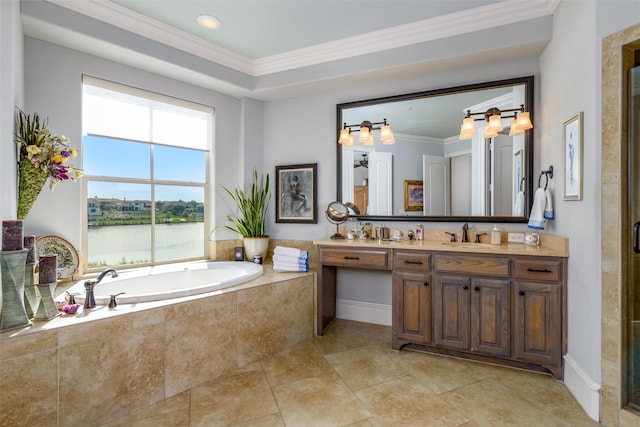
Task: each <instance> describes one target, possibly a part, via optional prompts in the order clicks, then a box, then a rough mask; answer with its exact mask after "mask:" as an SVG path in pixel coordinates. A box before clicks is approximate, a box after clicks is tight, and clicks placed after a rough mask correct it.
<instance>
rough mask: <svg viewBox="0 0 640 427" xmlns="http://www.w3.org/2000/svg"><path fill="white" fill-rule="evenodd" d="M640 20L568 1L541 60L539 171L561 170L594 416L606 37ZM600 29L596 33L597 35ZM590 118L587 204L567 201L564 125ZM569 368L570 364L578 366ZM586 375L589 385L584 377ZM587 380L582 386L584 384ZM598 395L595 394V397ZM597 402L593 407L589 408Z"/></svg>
mask: <svg viewBox="0 0 640 427" xmlns="http://www.w3.org/2000/svg"><path fill="white" fill-rule="evenodd" d="M638 21H640V2H637V1H606V2H605V1H600V2H594V1H584V2H575V1H563V2H562V3H561V4H560V6H559V7H558V9H557V10H556V12H555V14H554V27H553V34H554V36H553V39H552V41H551V43H549V45H548V46H547V48H546V49H545V51H544V53H543V54H542V56H541V58H540V74H541V75H542V79H541V80H540V82H539V83H540V84H539V88H540V91H541V95H540V99H541V102H542V104H541V106H540V108H539V111H540V113H539V114H538V116H537V128H536V129H537V132H538V148H537V150H536V157H535V158H534V159H535V163H536V167H537V170H540V169H541V168H545V169H546V168H547V167H548V166H549V165H550V164H552V165H553V166H554V173H555V176H554V179H553V180H551V181H550V182H549V184H550V187H551V188H552V191H553V193H554V199H555V205H554V208H555V212H556V220H555V221H551V222H550V223H549V225H550V226H549V227H548V231H550V232H551V233H554V234H558V235H561V236H565V237H568V238H569V239H570V247H569V253H570V257H569V271H568V288H569V292H568V301H569V319H568V325H569V326H568V327H569V333H568V339H569V345H568V353H567V354H568V356H569V358H570V362H571V364H573V365H576V366H569V367H568V368H569V369H575V370H576V371H577V372H580V371H581V374H580V375H582V376H583V378H581V379H580V380H579V381H577V382H572V383H571V384H568V386H569V387H570V389H572V392H573V393H574V394H575V395H577V396H587V397H586V398H585V399H583V400H581V399H579V400H581V401H580V403H581V404H583V406H584V407H585V409H586V410H587V412H588V413H590V414H592V415H593V413H594V411H595V412H596V413H597V411H598V409H599V408H594V407H593V406H595V405H596V403H595V402H594V401H593V400H591V401H590V400H589V398H588V395H589V391H588V390H580V388H582V389H586V388H589V387H592V385H591V386H590V385H589V383H590V382H591V383H596V384H599V383H600V381H601V374H600V370H601V366H600V365H601V364H600V343H601V336H600V317H601V316H600V313H601V310H600V306H601V282H600V277H601V268H600V246H601V240H602V239H606V236H601V234H600V218H601V215H600V212H601V202H600V181H601V170H600V155H601V152H600V150H601V138H600V132H601V117H600V113H601V111H600V110H601V108H600V101H601V93H600V88H601V72H600V70H601V53H602V48H601V46H602V38H603V37H604V36H606V35H608V34H611V33H613V32H616V31H619V30H621V29H623V28H626V27H628V26H630V25H633V24H635V23H637V22H638ZM594 29H597V31H594ZM580 111H583V112H584V168H583V171H584V176H583V200H582V201H563V200H562V192H563V188H562V177H563V173H564V170H563V169H564V168H563V163H562V123H563V122H564V121H565V120H567V119H569V118H571V117H572V116H574V115H575V114H577V113H578V112H580ZM571 364H570V365H571ZM585 376H586V378H584V377H585ZM581 381H582V383H581ZM591 394H593V392H591ZM590 402H591V406H590Z"/></svg>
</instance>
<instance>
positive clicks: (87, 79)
mask: <svg viewBox="0 0 640 427" xmlns="http://www.w3.org/2000/svg"><path fill="white" fill-rule="evenodd" d="M85 84H87V85H92V86H98V87H101V88H105V89H109V90H113V91H116V92H121V93H124V94H127V95H133V96H137V97H141V98H145V99H148V100H151V101H157V102H162V103H166V104H172V105H176V106H179V107H183V108H190V109H193V110H197V111H201V112H205V113H208V114H211V124H210V126H209V129H208V134H209V137H208V141H207V146H206V148H204V149H199V148H194V147H180V146H176V145H170V144H162V143H157V142H151V141H135V140H133V139H128V138H121V139H123V140H126V141H133V142H142V143H145V144H149V145H150V146H151V147H154V146H169V147H176V148H185V149H194V150H197V151H203V152H205V171H204V172H205V180H204V182H188V181H173V180H159V179H154V178H148V179H147V178H123V177H110V176H97V175H88V174H87V175H84V177H83V179H82V199H83V200H82V241H83V247H84V248H85V256H84V257H83V258H84V260H83V269H84V271H85V272H94V271H99V270H101V269H103V267H89V266H88V261H89V256H88V255H89V254H88V224H89V220H88V202H89V199H90V198H89V195H88V193H87V183H88V181H96V182H97V181H103V182H118V183H125V184H129V183H132V184H146V185H150V186H151V203H152V209H151V224H150V226H151V229H152V233H151V256H152V262H150V263H140V264H133V265H131V266H129V265H120V266H117V267H118V268H119V269H124V268H138V267H143V266H149V265H160V264H170V263H174V262H186V261H193V260H200V259H207V258H208V233H206V230H209V229H210V221H209V218H210V212H211V209H212V207H211V206H210V199H211V197H210V175H211V172H210V165H211V156H212V154H213V149H212V147H213V138H214V132H213V129H214V120H215V109H214V108H213V107H210V106H206V105H202V104H198V103H194V102H191V101H186V100H183V99H179V98H174V97H170V96H167V95H162V94H158V93H155V92H150V91H147V90H143V89H138V88H134V87H131V86H126V85H122V84H119V83H114V82H110V81H107V80H102V79H98V78H95V77H91V76H87V75H83V78H82V87H83V93H84V86H85ZM83 109H84V103H83ZM82 131H83V133H82V140H83V141H84V137H85V136H88V135H91V136H98V137H104V138H108V139H119V138H117V137H114V136H108V135H98V134H91V133H86V132H85V129H84V128H83V130H82ZM150 151H151V152H150V167H151V168H152V169H151V174H152V176H153V165H154V150H153V148H151V150H150ZM80 153H81V154H82V149H81V151H80ZM156 185H171V186H179V187H201V188H203V191H204V224H203V226H204V230H205V233H203V236H202V239H203V241H202V244H203V256H202V257H195V258H180V259H176V260H163V261H158V262H156V261H155V250H156V248H155V236H156V233H155V225H156V213H155V203H156V200H155V186H156ZM123 255H126V254H123Z"/></svg>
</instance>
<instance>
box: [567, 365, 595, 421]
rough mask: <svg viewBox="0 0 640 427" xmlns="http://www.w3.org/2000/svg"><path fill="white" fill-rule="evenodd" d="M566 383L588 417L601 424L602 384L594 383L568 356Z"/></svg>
mask: <svg viewBox="0 0 640 427" xmlns="http://www.w3.org/2000/svg"><path fill="white" fill-rule="evenodd" d="M564 383H565V385H566V386H567V388H568V389H569V391H570V392H571V394H573V396H574V397H575V398H576V400H577V401H578V403H579V404H580V406H582V409H584V410H585V412H586V413H587V415H589V417H591V418H592V419H593V420H595V421H598V422H599V421H600V384H598V383H596V382H595V381H593V380H592V379H591V378H590V377H589V375H587V374H586V373H585V372H584V371H583V370H582V368H581V367H580V366H579V365H578V364H577V362H576V361H575V359H574V358H573V357H571V356H570V355H568V354H567V355H565V356H564Z"/></svg>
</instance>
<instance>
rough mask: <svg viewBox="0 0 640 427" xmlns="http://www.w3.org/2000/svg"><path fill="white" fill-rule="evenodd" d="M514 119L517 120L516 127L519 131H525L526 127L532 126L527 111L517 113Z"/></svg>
mask: <svg viewBox="0 0 640 427" xmlns="http://www.w3.org/2000/svg"><path fill="white" fill-rule="evenodd" d="M516 119H517V120H518V122H517V128H518V130H519V131H525V130H527V129H531V128H533V124H532V123H531V118H530V117H529V112H528V111H525V112H524V113H520V114H518V116H517V117H516Z"/></svg>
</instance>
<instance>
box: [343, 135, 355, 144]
mask: <svg viewBox="0 0 640 427" xmlns="http://www.w3.org/2000/svg"><path fill="white" fill-rule="evenodd" d="M344 145H346V146H349V147H353V146H354V145H356V139H355V138H354V137H353V134H352V133H351V132H349V140H348V141H347V142H345V143H344Z"/></svg>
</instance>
